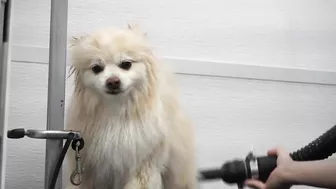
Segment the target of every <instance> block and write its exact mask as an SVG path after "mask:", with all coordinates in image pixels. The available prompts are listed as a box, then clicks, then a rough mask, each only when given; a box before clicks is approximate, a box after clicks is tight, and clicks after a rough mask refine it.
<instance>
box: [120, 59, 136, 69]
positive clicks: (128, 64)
mask: <svg viewBox="0 0 336 189" xmlns="http://www.w3.org/2000/svg"><path fill="white" fill-rule="evenodd" d="M132 63H133V61H132V60H124V61H122V62H121V63H120V64H119V68H121V69H124V70H129V69H130V68H131V66H132Z"/></svg>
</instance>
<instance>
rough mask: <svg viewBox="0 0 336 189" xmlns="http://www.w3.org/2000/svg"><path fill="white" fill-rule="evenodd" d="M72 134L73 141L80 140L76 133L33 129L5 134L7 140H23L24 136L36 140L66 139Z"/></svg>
mask: <svg viewBox="0 0 336 189" xmlns="http://www.w3.org/2000/svg"><path fill="white" fill-rule="evenodd" d="M70 133H73V134H74V140H75V139H81V138H82V137H81V134H80V133H79V132H77V131H55V130H34V129H28V130H25V129H13V130H9V131H8V132H7V137H8V138H16V139H17V138H23V137H25V136H27V137H29V138H36V139H59V140H60V139H67V138H68V136H69V134H70Z"/></svg>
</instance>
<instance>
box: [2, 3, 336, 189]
mask: <svg viewBox="0 0 336 189" xmlns="http://www.w3.org/2000/svg"><path fill="white" fill-rule="evenodd" d="M13 8H14V23H13V41H12V43H13V49H12V51H13V57H12V58H13V61H12V65H11V91H10V118H9V129H13V128H18V127H25V128H27V129H28V128H33V129H45V128H46V116H47V115H46V112H47V106H46V105H47V78H48V45H49V20H50V16H49V14H50V12H49V11H50V0H49V1H46V0H24V1H15V2H14V7H13ZM335 9H336V1H333V0H325V1H319V0H253V1H250V0H236V1H229V0H183V1H181V0H165V1H155V0H142V1H134V0H133V1H132V0H124V1H111V0H95V1H92V0H81V1H79V0H77V1H76V0H69V21H68V34H69V38H70V36H72V35H81V34H83V33H84V32H90V31H93V30H96V29H98V28H102V27H106V26H123V27H125V26H126V24H127V23H139V24H140V25H141V26H142V27H143V29H144V30H145V31H146V32H147V33H148V36H149V38H150V40H151V42H152V44H153V47H154V48H155V51H156V54H158V56H160V57H162V59H163V61H166V62H167V63H169V64H172V65H173V66H174V67H175V70H176V72H177V73H178V75H177V76H178V78H179V81H180V85H181V88H182V91H183V94H182V98H183V100H184V101H183V102H184V106H185V108H186V110H187V111H188V112H189V114H190V116H191V117H192V118H193V121H194V123H195V128H196V134H197V137H196V139H197V157H198V162H199V167H200V168H206V167H212V166H220V165H221V164H222V163H223V162H224V161H227V160H231V159H233V158H243V157H244V156H245V155H246V153H247V152H248V151H249V150H250V148H251V146H252V145H254V146H255V152H256V153H257V154H261V155H264V154H265V153H266V150H267V149H268V148H271V147H274V146H277V145H282V146H284V147H286V148H287V149H288V150H295V149H297V148H300V147H302V146H303V145H305V144H307V143H308V142H310V141H311V140H313V139H315V138H316V137H318V136H319V135H320V134H322V133H323V132H324V131H326V130H327V129H328V128H329V127H331V126H333V124H335V123H336V116H335V112H336V12H335ZM60 12H62V10H60ZM72 87H73V85H72V78H70V79H68V80H67V88H66V99H68V98H69V97H70V95H71V90H72ZM66 102H67V101H66ZM44 152H45V141H43V140H34V139H30V138H25V139H21V140H8V153H7V155H8V157H7V166H6V167H7V172H6V173H7V175H6V189H40V188H41V189H42V188H43V181H44ZM66 175H67V174H66ZM64 179H65V181H67V180H68V178H67V177H65V178H64ZM201 188H202V189H220V188H223V189H230V188H236V186H229V185H226V184H224V183H222V182H220V181H219V182H211V183H202V184H201ZM295 188H300V187H295ZM303 188H307V187H303Z"/></svg>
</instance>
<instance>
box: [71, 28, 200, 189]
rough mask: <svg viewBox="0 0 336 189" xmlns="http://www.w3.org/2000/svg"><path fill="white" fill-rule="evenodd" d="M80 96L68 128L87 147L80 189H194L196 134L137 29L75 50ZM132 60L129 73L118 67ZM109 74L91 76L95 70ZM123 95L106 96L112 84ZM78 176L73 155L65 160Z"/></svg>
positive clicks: (89, 40) (86, 41)
mask: <svg viewBox="0 0 336 189" xmlns="http://www.w3.org/2000/svg"><path fill="white" fill-rule="evenodd" d="M71 51H72V53H71V56H72V63H73V66H72V70H73V74H74V76H75V89H74V92H73V96H72V100H71V102H70V107H69V109H68V112H67V128H68V129H72V130H77V131H80V132H81V133H82V135H83V137H84V139H85V147H84V149H83V150H82V151H81V154H82V165H83V167H84V182H83V183H82V184H81V185H80V186H79V187H74V186H70V185H69V188H80V189H161V188H164V189H195V188H196V182H197V179H196V178H197V177H196V164H195V152H194V138H193V129H192V126H191V123H190V122H189V120H188V118H187V116H186V114H185V112H184V111H183V110H182V108H181V106H180V102H179V93H178V89H177V85H176V84H175V81H174V76H173V74H172V73H171V72H170V71H169V70H168V69H166V68H165V67H164V65H163V64H162V63H161V62H159V61H158V60H157V59H155V57H154V56H153V55H152V53H151V49H150V47H149V45H148V44H147V42H146V37H145V36H144V35H143V34H142V33H141V32H140V30H138V29H137V28H128V29H126V28H125V29H111V28H108V29H102V30H99V31H96V32H94V33H92V34H89V35H86V36H83V37H80V38H76V39H74V40H73V42H72V47H71ZM124 59H132V60H135V61H136V62H134V63H133V64H132V67H131V68H130V69H129V70H122V69H121V68H119V67H118V66H117V65H118V64H119V63H120V62H121V61H122V60H124ZM95 64H101V65H103V66H104V67H105V69H104V71H102V72H101V73H99V74H94V73H93V72H92V70H91V67H92V66H93V65H95ZM112 76H116V77H119V78H120V80H121V83H122V87H121V88H122V90H123V92H122V93H120V94H117V95H111V94H107V93H106V92H105V91H106V88H105V81H106V79H107V78H109V77H112ZM68 156H69V157H68V160H69V164H70V169H69V171H71V172H72V171H73V170H74V168H75V167H74V166H75V164H74V163H75V161H74V153H73V152H71V153H69V155H68Z"/></svg>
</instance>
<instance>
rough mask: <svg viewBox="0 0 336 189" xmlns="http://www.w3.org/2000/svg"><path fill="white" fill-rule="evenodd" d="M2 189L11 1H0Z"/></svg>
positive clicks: (1, 181) (1, 187)
mask: <svg viewBox="0 0 336 189" xmlns="http://www.w3.org/2000/svg"><path fill="white" fill-rule="evenodd" d="M0 3H1V4H0V25H1V30H0V32H1V33H0V39H1V44H0V61H1V62H0V189H5V165H6V149H7V148H6V140H5V138H6V137H5V136H4V133H5V131H6V130H7V119H8V118H7V117H8V116H7V104H8V101H9V100H8V91H9V90H8V88H9V84H8V83H9V79H8V78H9V74H8V73H9V70H10V69H9V64H10V62H11V59H10V57H11V56H10V55H11V53H10V36H9V34H10V27H11V20H12V18H11V13H12V11H11V9H12V6H11V1H10V0H1V1H0Z"/></svg>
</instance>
